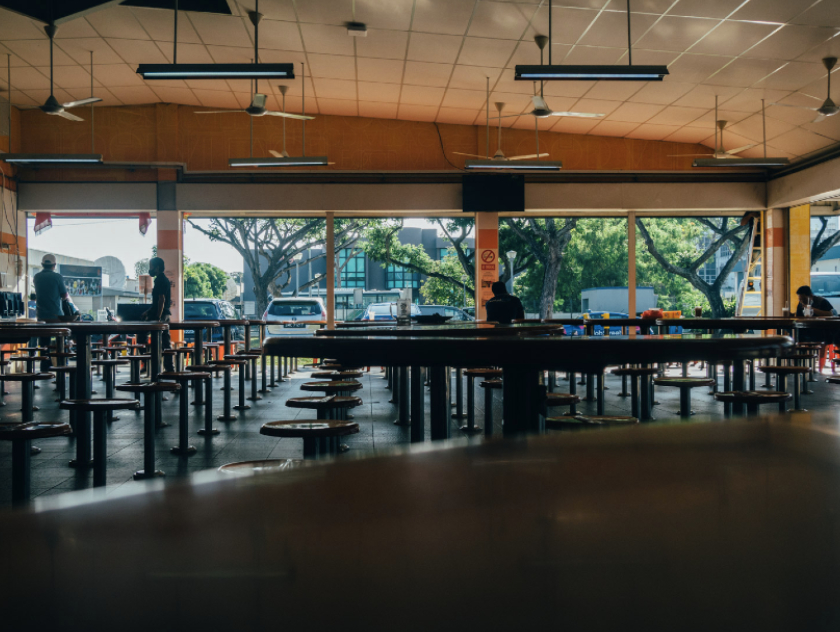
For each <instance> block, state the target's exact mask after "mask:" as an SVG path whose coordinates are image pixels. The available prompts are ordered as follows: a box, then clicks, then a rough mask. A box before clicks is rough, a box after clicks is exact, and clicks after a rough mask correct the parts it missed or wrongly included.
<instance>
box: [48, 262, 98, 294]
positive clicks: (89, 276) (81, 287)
mask: <svg viewBox="0 0 840 632" xmlns="http://www.w3.org/2000/svg"><path fill="white" fill-rule="evenodd" d="M58 273H59V274H60V275H61V276H62V277H64V286H65V287H66V288H67V293H68V294H69V295H70V296H102V268H101V267H100V266H73V265H66V264H61V265H59V266H58Z"/></svg>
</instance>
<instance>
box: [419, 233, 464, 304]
mask: <svg viewBox="0 0 840 632" xmlns="http://www.w3.org/2000/svg"><path fill="white" fill-rule="evenodd" d="M437 268H438V270H439V271H440V273H441V274H442V275H444V277H445V278H441V277H427V278H426V280H425V281H424V282H423V286H422V287H421V288H420V294H422V295H423V299H424V300H425V301H426V303H428V304H431V305H454V306H458V307H471V306H473V305H475V300H474V298H473V297H474V296H475V293H474V292H473V291H472V285H473V279H472V278H471V277H468V276H467V275H466V273H465V272H464V268H463V266H462V265H461V262H460V261H459V260H458V257H457V256H456V255H455V254H454V251H453V249H452V248H450V249H449V250H448V252H447V254H446V256H445V257H443V259H441V260H440V261H439V262H437ZM458 275H461V276H460V279H461V283H460V284H456V283H454V282H453V281H451V280H450V279H456V278H459V277H458ZM465 294H466V303H465V302H464V295H465Z"/></svg>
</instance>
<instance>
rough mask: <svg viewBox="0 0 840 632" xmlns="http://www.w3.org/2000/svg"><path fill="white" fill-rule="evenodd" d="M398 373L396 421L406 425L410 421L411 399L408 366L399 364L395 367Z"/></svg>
mask: <svg viewBox="0 0 840 632" xmlns="http://www.w3.org/2000/svg"><path fill="white" fill-rule="evenodd" d="M397 370H398V371H399V374H400V380H399V398H398V404H399V418H398V419H397V421H396V423H397V424H398V425H400V426H407V425H409V424H410V423H411V420H410V406H411V399H410V396H409V392H410V388H409V383H408V367H407V366H401V367H399V369H397Z"/></svg>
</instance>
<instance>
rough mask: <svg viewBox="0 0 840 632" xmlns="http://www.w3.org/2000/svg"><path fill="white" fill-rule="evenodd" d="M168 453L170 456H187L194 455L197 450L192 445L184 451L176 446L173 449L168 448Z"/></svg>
mask: <svg viewBox="0 0 840 632" xmlns="http://www.w3.org/2000/svg"><path fill="white" fill-rule="evenodd" d="M169 451H170V452H171V453H172V454H177V455H179V456H189V455H191V454H195V453H196V452H197V450H196V449H195V446H192V445H190V446H187V447H186V449H182V448H181V447H180V446H177V445H176V446H175V447H172V448H169Z"/></svg>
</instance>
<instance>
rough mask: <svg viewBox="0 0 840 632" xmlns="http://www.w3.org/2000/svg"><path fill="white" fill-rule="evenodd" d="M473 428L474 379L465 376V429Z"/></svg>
mask: <svg viewBox="0 0 840 632" xmlns="http://www.w3.org/2000/svg"><path fill="white" fill-rule="evenodd" d="M473 428H475V378H474V377H472V376H471V375H468V376H467V429H468V430H470V429H473Z"/></svg>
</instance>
